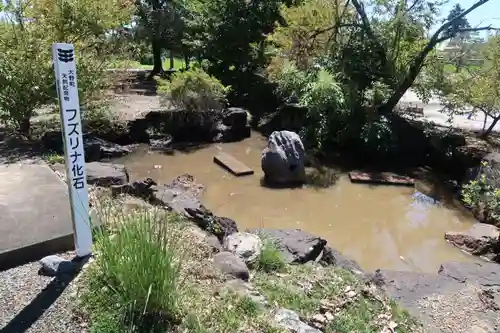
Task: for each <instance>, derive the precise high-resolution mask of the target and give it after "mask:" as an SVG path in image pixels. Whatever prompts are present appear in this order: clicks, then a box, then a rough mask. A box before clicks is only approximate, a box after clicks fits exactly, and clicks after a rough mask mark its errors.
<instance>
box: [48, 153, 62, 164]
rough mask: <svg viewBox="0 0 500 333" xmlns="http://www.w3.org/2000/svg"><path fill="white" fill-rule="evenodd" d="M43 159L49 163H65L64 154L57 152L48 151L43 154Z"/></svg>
mask: <svg viewBox="0 0 500 333" xmlns="http://www.w3.org/2000/svg"><path fill="white" fill-rule="evenodd" d="M43 159H44V161H45V162H47V163H48V164H57V163H64V155H60V154H57V153H47V154H44V155H43Z"/></svg>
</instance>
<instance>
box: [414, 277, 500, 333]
mask: <svg viewBox="0 0 500 333" xmlns="http://www.w3.org/2000/svg"><path fill="white" fill-rule="evenodd" d="M482 292H483V288H481V286H479V285H475V284H467V285H466V286H465V287H464V288H462V289H460V290H457V291H455V292H453V293H447V294H443V295H433V296H430V297H427V298H426V299H425V300H422V301H420V302H419V303H420V305H421V306H422V307H423V308H426V309H427V311H428V312H429V313H430V316H431V318H432V321H433V323H434V325H435V326H436V327H438V328H439V329H440V330H441V332H446V333H490V332H498V329H500V314H499V313H498V312H491V308H490V307H489V306H488V304H487V303H484V301H482V300H481V298H480V295H481V293H482ZM429 310H430V311H429ZM495 317H496V319H495Z"/></svg>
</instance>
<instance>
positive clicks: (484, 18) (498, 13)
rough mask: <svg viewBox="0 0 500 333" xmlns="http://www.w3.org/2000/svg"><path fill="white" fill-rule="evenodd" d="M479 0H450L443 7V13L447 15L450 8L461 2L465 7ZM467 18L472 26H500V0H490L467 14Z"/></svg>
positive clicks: (444, 15)
mask: <svg viewBox="0 0 500 333" xmlns="http://www.w3.org/2000/svg"><path fill="white" fill-rule="evenodd" d="M476 1H477V0H450V2H449V3H448V4H446V5H445V6H443V8H442V9H441V15H442V16H443V17H446V16H447V15H448V13H449V12H450V10H451V9H452V8H453V7H454V6H455V4H457V3H459V4H460V6H461V7H462V8H463V9H467V8H469V7H470V6H472V5H473V4H474V3H475V2H476ZM467 19H468V20H469V23H470V25H471V26H472V27H476V26H479V25H481V26H488V25H490V24H491V25H492V26H494V27H498V28H500V0H490V1H489V2H487V3H486V4H484V5H482V6H481V7H479V8H477V9H475V10H474V11H472V13H470V14H469V15H467Z"/></svg>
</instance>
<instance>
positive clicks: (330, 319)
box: [325, 312, 335, 321]
mask: <svg viewBox="0 0 500 333" xmlns="http://www.w3.org/2000/svg"><path fill="white" fill-rule="evenodd" d="M325 318H326V320H328V321H332V320H333V319H334V318H335V317H334V316H333V314H332V313H331V312H325Z"/></svg>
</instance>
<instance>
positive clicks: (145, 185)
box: [111, 178, 157, 202]
mask: <svg viewBox="0 0 500 333" xmlns="http://www.w3.org/2000/svg"><path fill="white" fill-rule="evenodd" d="M156 185H157V184H156V182H155V181H154V180H153V179H151V178H145V179H143V180H137V181H133V182H132V183H129V184H125V185H113V186H111V194H112V195H113V196H116V195H118V194H130V195H133V196H136V197H139V198H141V199H143V200H145V201H147V202H149V201H150V200H151V197H152V194H153V190H154V187H155V186H156Z"/></svg>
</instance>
